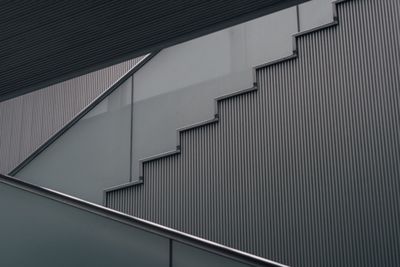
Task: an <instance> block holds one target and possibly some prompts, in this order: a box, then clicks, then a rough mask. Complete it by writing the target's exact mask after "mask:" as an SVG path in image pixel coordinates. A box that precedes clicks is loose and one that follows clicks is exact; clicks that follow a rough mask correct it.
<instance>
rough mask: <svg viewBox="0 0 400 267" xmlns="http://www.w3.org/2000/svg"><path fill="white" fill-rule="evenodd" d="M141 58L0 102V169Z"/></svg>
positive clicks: (17, 160) (21, 156) (9, 165)
mask: <svg viewBox="0 0 400 267" xmlns="http://www.w3.org/2000/svg"><path fill="white" fill-rule="evenodd" d="M140 59H141V57H139V58H135V59H132V60H129V61H125V62H123V63H120V64H118V65H114V66H111V67H108V68H105V69H102V70H99V71H96V72H92V73H89V74H86V75H83V76H80V77H77V78H74V79H71V80H68V81H65V82H62V83H59V84H55V85H52V86H49V87H46V88H44V89H42V90H39V91H35V92H33V93H30V94H27V95H23V96H20V97H17V98H14V99H11V100H8V101H4V102H1V103H0V173H8V172H9V171H11V170H12V169H13V168H14V167H16V166H17V165H18V164H19V163H20V162H21V161H23V160H24V159H25V158H26V157H28V156H29V155H30V154H31V153H32V152H33V151H35V149H36V148H38V147H39V146H40V145H41V144H42V143H43V142H45V141H46V140H47V139H48V138H50V136H51V135H53V134H54V133H56V132H57V131H58V130H60V129H61V128H62V127H63V126H64V125H65V124H66V123H67V122H68V121H70V120H71V119H72V118H73V117H74V116H75V115H76V114H77V113H78V112H79V111H81V110H82V109H83V108H84V107H85V106H87V105H88V104H89V103H90V102H91V101H93V100H94V99H95V98H96V97H97V96H98V95H100V94H101V93H102V92H103V91H105V90H106V89H107V88H108V87H110V86H111V85H112V84H113V83H114V82H115V81H116V80H117V79H119V78H120V77H121V76H123V75H124V74H125V73H126V72H128V70H130V69H131V68H132V67H133V66H134V65H136V63H137V62H138V61H139V60H140Z"/></svg>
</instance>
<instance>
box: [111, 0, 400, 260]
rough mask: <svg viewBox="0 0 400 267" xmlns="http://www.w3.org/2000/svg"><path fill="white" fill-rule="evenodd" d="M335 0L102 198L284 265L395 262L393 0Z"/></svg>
mask: <svg viewBox="0 0 400 267" xmlns="http://www.w3.org/2000/svg"><path fill="white" fill-rule="evenodd" d="M334 9H335V20H334V22H333V23H331V24H329V25H325V26H324V27H319V28H317V29H314V30H312V31H308V32H304V33H301V34H298V35H296V36H295V37H294V45H295V46H294V47H295V48H294V54H293V56H291V57H290V58H286V59H284V60H280V61H278V62H274V63H272V64H268V65H265V66H260V67H257V68H256V78H257V87H258V90H253V91H250V92H249V91H246V92H241V93H238V94H236V95H231V96H227V97H223V98H221V99H218V100H217V102H216V107H217V110H216V111H217V112H216V114H217V116H216V117H215V118H213V119H212V120H211V121H209V122H206V123H202V124H200V125H196V126H193V127H189V128H185V129H182V130H180V131H179V140H180V143H179V146H178V148H179V150H177V151H176V152H172V153H169V154H167V155H162V156H157V157H154V158H150V159H147V160H144V161H143V180H142V181H141V182H140V183H135V184H127V185H122V186H120V187H117V188H112V189H110V190H107V191H106V192H105V205H106V206H108V207H110V208H113V209H116V210H119V211H122V212H124V213H128V214H132V215H134V216H137V217H140V218H143V219H146V220H150V221H153V222H156V223H159V224H162V225H166V226H168V227H171V228H174V229H179V230H180V231H183V232H187V233H190V234H193V235H196V236H200V237H202V238H205V239H208V240H212V241H215V242H218V243H221V244H224V245H227V246H230V247H234V248H236V249H239V250H243V251H246V252H250V253H253V254H256V255H259V256H261V257H266V258H271V259H274V260H277V261H280V262H283V263H285V264H289V265H294V266H399V265H400V254H399V253H398V251H399V250H400V239H399V238H398V237H399V235H400V233H399V226H398V225H399V222H400V211H399V208H398V203H400V199H399V194H398V190H399V189H400V181H399V180H400V179H399V177H400V165H399V164H398V162H399V161H400V140H399V136H400V92H399V88H400V76H399V74H398V70H399V67H400V62H399V58H400V51H399V41H400V32H399V31H400V27H399V25H400V21H399V17H400V2H399V1H397V0H387V1H377V0H353V1H350V0H349V1H338V2H335V3H334ZM339 19H340V23H339ZM382 29H384V30H382Z"/></svg>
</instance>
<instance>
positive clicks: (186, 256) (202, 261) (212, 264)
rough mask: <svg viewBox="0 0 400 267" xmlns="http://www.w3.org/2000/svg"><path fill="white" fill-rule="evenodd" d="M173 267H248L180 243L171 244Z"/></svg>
mask: <svg viewBox="0 0 400 267" xmlns="http://www.w3.org/2000/svg"><path fill="white" fill-rule="evenodd" d="M172 251H173V254H172V266H174V267H186V266H191V267H203V266H207V267H248V266H249V265H247V264H243V263H241V262H237V261H234V260H232V259H229V258H225V257H223V256H220V255H217V254H213V253H210V252H208V251H205V250H202V249H198V248H195V247H192V246H188V245H185V244H182V243H180V242H176V241H173V242H172Z"/></svg>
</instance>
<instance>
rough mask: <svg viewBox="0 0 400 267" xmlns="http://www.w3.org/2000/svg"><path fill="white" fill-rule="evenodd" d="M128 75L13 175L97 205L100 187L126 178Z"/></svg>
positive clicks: (128, 133) (130, 82)
mask: <svg viewBox="0 0 400 267" xmlns="http://www.w3.org/2000/svg"><path fill="white" fill-rule="evenodd" d="M131 93H132V78H129V79H128V80H127V81H125V82H124V83H123V84H122V85H120V87H118V88H117V89H116V90H115V91H114V92H113V93H111V94H110V95H109V96H108V97H107V98H105V99H104V100H103V101H102V102H101V103H99V104H98V105H97V106H96V107H95V108H94V109H92V110H91V111H90V112H89V113H88V114H86V115H85V116H84V117H83V118H82V119H81V120H79V121H78V122H77V123H76V124H75V125H74V126H72V128H70V129H69V130H68V131H67V132H65V133H64V134H63V135H62V136H61V137H59V138H58V139H57V140H56V141H55V142H54V143H52V144H51V145H50V146H49V147H48V148H46V149H45V150H44V151H43V152H42V153H40V154H39V155H38V156H37V157H36V158H34V159H33V160H32V161H31V162H30V163H29V164H28V165H27V166H25V167H24V168H23V169H22V170H21V171H19V172H18V173H17V174H16V175H15V176H16V177H19V178H23V179H24V180H25V181H28V182H31V183H33V184H36V185H40V186H44V187H47V188H50V189H54V190H57V191H60V192H63V193H66V194H70V195H73V196H76V197H79V198H83V199H85V200H88V201H92V202H96V203H99V204H100V203H102V192H103V190H104V189H105V188H107V187H110V186H114V185H116V184H121V183H124V182H127V181H128V180H129V175H130V160H129V159H130V140H131V139H130V125H131Z"/></svg>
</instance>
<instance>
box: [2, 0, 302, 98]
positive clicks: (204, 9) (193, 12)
mask: <svg viewBox="0 0 400 267" xmlns="http://www.w3.org/2000/svg"><path fill="white" fill-rule="evenodd" d="M305 1H307V0H229V1H227V0H224V1H223V0H218V1H215V0H214V1H210V0H208V1H204V0H191V1H185V0H174V1H116V0H97V1H86V2H84V3H82V2H74V1H48V0H46V1H44V0H42V1H41V2H40V3H37V2H36V1H0V101H3V100H6V99H9V98H11V97H15V96H18V95H21V94H24V93H27V92H31V91H33V90H37V89H40V88H43V87H44V86H48V85H50V84H54V83H55V82H60V81H62V80H66V79H70V78H72V77H75V76H77V75H82V74H85V73H87V72H89V71H94V70H97V69H100V68H102V67H106V66H109V65H111V64H116V63H120V62H122V61H124V60H127V59H130V58H133V57H135V56H140V55H144V54H146V53H150V52H152V51H155V50H158V49H161V48H164V47H167V46H170V45H173V44H176V43H179V42H182V41H184V40H190V39H192V38H195V37H199V36H201V35H204V34H206V33H210V32H213V31H217V30H219V29H223V28H225V27H228V26H232V25H235V24H238V23H241V22H244V21H246V20H250V19H253V18H256V17H259V16H262V15H265V14H269V13H272V12H276V11H278V10H281V9H285V8H287V7H290V6H294V5H296V4H299V3H302V2H305Z"/></svg>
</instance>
